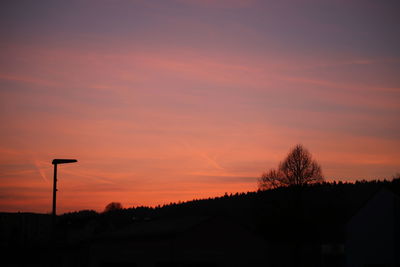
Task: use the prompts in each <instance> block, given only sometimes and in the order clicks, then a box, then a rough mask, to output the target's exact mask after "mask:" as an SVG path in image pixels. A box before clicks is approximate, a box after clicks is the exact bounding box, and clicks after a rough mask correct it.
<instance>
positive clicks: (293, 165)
mask: <svg viewBox="0 0 400 267" xmlns="http://www.w3.org/2000/svg"><path fill="white" fill-rule="evenodd" d="M322 181H324V177H323V175H322V170H321V166H320V165H319V164H318V163H317V161H315V160H314V159H313V158H312V155H311V153H310V152H309V151H308V150H307V149H306V148H304V147H303V146H302V145H300V144H298V145H296V146H295V147H294V148H293V149H292V150H291V151H290V152H289V154H288V155H287V156H286V158H285V159H284V160H283V161H282V162H281V163H279V167H278V170H275V169H270V170H269V171H268V172H265V173H263V174H262V175H261V178H260V179H259V184H258V188H259V189H260V190H266V189H273V188H277V187H285V186H303V185H308V184H314V183H319V182H322Z"/></svg>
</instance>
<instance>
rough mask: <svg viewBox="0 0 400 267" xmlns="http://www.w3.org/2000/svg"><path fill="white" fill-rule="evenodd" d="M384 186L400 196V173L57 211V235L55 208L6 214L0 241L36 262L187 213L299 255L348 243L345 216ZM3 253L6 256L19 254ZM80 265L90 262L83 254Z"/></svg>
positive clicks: (159, 226) (155, 226) (147, 228)
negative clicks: (228, 225)
mask: <svg viewBox="0 0 400 267" xmlns="http://www.w3.org/2000/svg"><path fill="white" fill-rule="evenodd" d="M382 188H386V189H387V190H389V191H390V192H393V193H394V194H396V195H400V179H393V180H392V181H386V180H385V181H378V180H374V181H357V182H355V183H343V182H332V183H328V182H324V183H320V184H314V185H309V186H300V187H296V186H292V187H285V188H277V189H272V190H266V191H257V192H247V193H236V194H229V195H228V194H225V195H224V196H221V197H216V198H208V199H199V200H192V201H187V202H182V203H170V204H168V205H163V206H157V207H144V206H143V207H131V208H125V209H116V210H111V211H108V212H103V213H98V212H95V211H92V210H83V211H77V212H71V213H66V214H63V215H61V216H59V217H58V218H57V233H56V234H53V236H52V233H51V231H50V228H49V225H50V215H43V214H31V213H1V214H0V221H1V240H2V243H1V247H2V249H3V251H6V252H7V251H9V252H10V253H7V255H11V253H12V252H15V251H16V250H17V251H20V252H21V251H22V252H23V253H28V254H29V255H30V256H31V259H36V261H37V262H43V261H47V260H49V259H48V258H46V256H45V254H44V252H43V251H46V249H47V250H48V249H55V248H58V253H61V254H62V253H64V252H65V251H76V250H79V251H80V249H82V248H83V247H87V246H90V244H93V243H96V242H98V241H96V240H101V239H102V238H106V237H107V236H114V235H116V234H113V233H118V232H119V235H116V236H124V235H125V234H124V233H128V232H124V231H127V230H124V229H131V230H129V231H130V233H136V232H140V231H139V230H137V229H145V230H144V231H147V233H151V232H152V231H154V233H158V232H160V231H159V229H164V228H165V226H166V225H168V224H171V223H169V221H171V220H172V221H174V220H180V221H182V220H183V221H182V222H181V224H176V225H175V228H174V229H175V230H168V231H172V232H173V231H175V232H177V231H178V230H179V228H182V229H189V227H186V226H185V225H187V223H186V224H185V222H186V221H188V220H189V219H185V218H191V219H190V220H189V221H190V225H196V221H198V222H199V223H201V222H203V221H204V218H227V220H228V221H230V222H233V223H236V224H238V225H241V226H243V227H244V228H245V229H250V230H251V233H253V234H254V235H255V236H257V237H259V238H262V239H263V240H267V241H268V242H275V243H276V242H280V243H284V244H294V245H293V246H294V247H295V249H293V251H295V252H293V253H294V254H293V255H294V256H293V257H294V258H296V253H300V252H296V251H297V250H296V248H297V247H299V248H300V247H303V246H304V244H319V245H320V244H333V243H335V244H336V243H343V242H344V240H345V234H346V233H345V227H346V223H347V222H348V221H349V220H350V218H351V217H352V216H353V215H354V214H355V213H356V212H357V211H358V210H359V209H360V208H361V207H363V205H365V203H366V202H367V201H368V200H369V199H371V197H373V196H374V194H376V192H378V191H379V190H381V189H382ZM193 218H195V219H193ZM196 218H199V219H198V220H197V219H196ZM200 218H201V219H200ZM224 220H226V219H224ZM150 222H151V224H150ZM220 224H221V223H220ZM149 225H153V226H152V227H150V226H149ZM180 225H182V226H180ZM140 227H141V228H140ZM185 227H186V228H185ZM132 229H133V230H132ZM135 229H136V230H135ZM157 229H158V230H157ZM166 229H168V228H166ZM171 229H172V228H171ZM185 231H186V230H185ZM232 235H235V233H232ZM54 237H56V240H55V241H54ZM99 238H100V239H99ZM112 240H114V239H112ZM96 244H97V243H96ZM60 251H61V252H60ZM299 251H300V250H299ZM301 253H303V252H301ZM310 253H311V252H310ZM313 253H314V252H313ZM303 254H304V253H303ZM303 254H302V255H303ZM54 255H59V254H57V253H56V254H54ZM299 255H300V254H299ZM310 255H314V256H315V255H316V254H315V253H314V254H310ZM314 256H310V258H313V257H314ZM81 257H83V258H85V257H87V255H86V256H81ZM302 257H303V258H304V255H303V256H302ZM78 258H79V257H78ZM5 259H6V262H10V261H11V262H13V260H14V259H10V258H8V259H7V258H5ZM341 261H343V259H341ZM308 262H309V261H308ZM337 264H338V263H337ZM80 265H81V266H86V265H85V263H84V261H83V262H81V263H80ZM340 265H342V264H339V265H338V266H340ZM66 266H68V264H67V265H66Z"/></svg>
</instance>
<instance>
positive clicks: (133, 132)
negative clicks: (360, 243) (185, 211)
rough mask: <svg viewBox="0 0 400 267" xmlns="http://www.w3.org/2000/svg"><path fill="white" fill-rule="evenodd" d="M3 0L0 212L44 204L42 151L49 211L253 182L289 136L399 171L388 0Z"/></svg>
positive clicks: (377, 171)
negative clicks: (54, 199) (55, 170)
mask: <svg viewBox="0 0 400 267" xmlns="http://www.w3.org/2000/svg"><path fill="white" fill-rule="evenodd" d="M1 5H2V8H0V10H2V11H0V25H1V26H0V34H1V35H0V36H1V37H0V38H1V39H0V106H1V111H0V120H1V122H2V123H1V126H0V127H1V129H0V136H1V139H0V211H32V212H49V211H50V210H51V196H52V195H51V192H52V165H51V160H52V159H53V158H76V159H78V163H75V164H67V165H62V166H60V167H59V184H58V186H59V194H58V212H59V213H61V212H67V211H74V210H80V209H95V210H98V211H101V210H103V208H104V207H105V206H106V205H107V204H108V203H109V202H111V201H118V202H121V203H122V204H123V206H124V207H130V206H137V205H157V204H165V203H169V202H177V201H180V200H181V201H184V200H190V199H193V198H207V197H213V196H219V195H223V194H224V193H225V192H228V193H230V192H232V193H235V192H246V191H253V190H256V188H257V178H258V177H259V176H260V174H261V173H262V172H263V171H264V170H266V169H269V168H274V167H276V166H277V164H278V163H279V161H280V160H282V159H283V158H284V157H285V155H286V154H287V152H288V151H289V149H290V148H291V147H292V146H294V145H295V144H297V143H302V144H303V145H304V146H305V147H307V148H308V149H309V150H310V151H311V153H312V154H313V155H314V157H315V158H316V159H317V160H318V161H319V162H320V163H321V165H322V168H323V172H324V174H325V176H326V177H327V178H328V180H332V179H336V180H354V179H362V178H365V179H374V178H379V179H383V178H391V176H392V175H394V174H395V173H396V172H400V138H399V137H400V136H399V133H400V126H399V125H400V124H399V115H400V101H399V100H400V51H399V49H398V47H400V34H399V27H397V26H398V25H399V22H400V21H399V18H398V16H397V14H396V12H394V10H396V8H397V7H398V6H396V5H398V4H397V3H396V2H393V3H392V2H390V1H388V2H385V3H377V2H376V1H362V4H361V2H360V1H331V2H330V3H326V2H325V3H322V2H321V1H315V0H314V1H311V0H309V1H304V2H302V3H301V4H299V1H294V0H293V1H276V2H274V1H271V2H267V1H257V0H254V1H239V0H235V1H227V0H226V1H224V0H214V1H211V0H210V1H198V0H191V1H184V0H180V1H178V0H170V1H151V2H149V1H139V0H138V1H134V0H132V1H128V0H121V1H110V0H101V1H75V0H74V1H70V2H69V3H64V2H61V1H60V2H59V1H42V2H40V3H36V2H33V1H21V2H18V4H16V3H15V2H14V1H5V2H2V4H1ZM397 10H398V9H397Z"/></svg>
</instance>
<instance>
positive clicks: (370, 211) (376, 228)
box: [345, 188, 400, 267]
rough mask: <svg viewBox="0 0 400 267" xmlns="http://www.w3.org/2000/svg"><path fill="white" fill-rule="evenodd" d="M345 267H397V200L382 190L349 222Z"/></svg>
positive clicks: (399, 212)
mask: <svg viewBox="0 0 400 267" xmlns="http://www.w3.org/2000/svg"><path fill="white" fill-rule="evenodd" d="M345 253H346V265H347V266H349V267H350V266H351V267H367V266H387V267H389V266H400V198H399V196H398V195H396V194H394V193H392V192H391V191H389V190H387V189H385V188H383V189H381V190H380V191H378V192H377V193H376V194H375V195H374V196H373V197H372V198H371V199H370V200H369V201H367V202H366V204H365V205H364V206H363V207H362V208H361V209H360V210H359V211H358V212H357V213H356V214H355V215H354V216H353V217H351V219H350V220H349V221H348V223H347V225H346V241H345Z"/></svg>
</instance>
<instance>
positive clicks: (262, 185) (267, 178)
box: [258, 169, 284, 190]
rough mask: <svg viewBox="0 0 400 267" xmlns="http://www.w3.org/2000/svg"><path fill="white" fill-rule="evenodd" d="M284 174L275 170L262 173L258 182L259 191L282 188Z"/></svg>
mask: <svg viewBox="0 0 400 267" xmlns="http://www.w3.org/2000/svg"><path fill="white" fill-rule="evenodd" d="M283 177H284V174H283V173H282V172H281V171H279V170H275V169H270V170H269V171H268V172H264V173H263V174H262V175H261V178H260V179H259V180H258V189H259V190H268V189H274V188H278V187H280V186H282V181H283V180H284V179H283Z"/></svg>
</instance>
